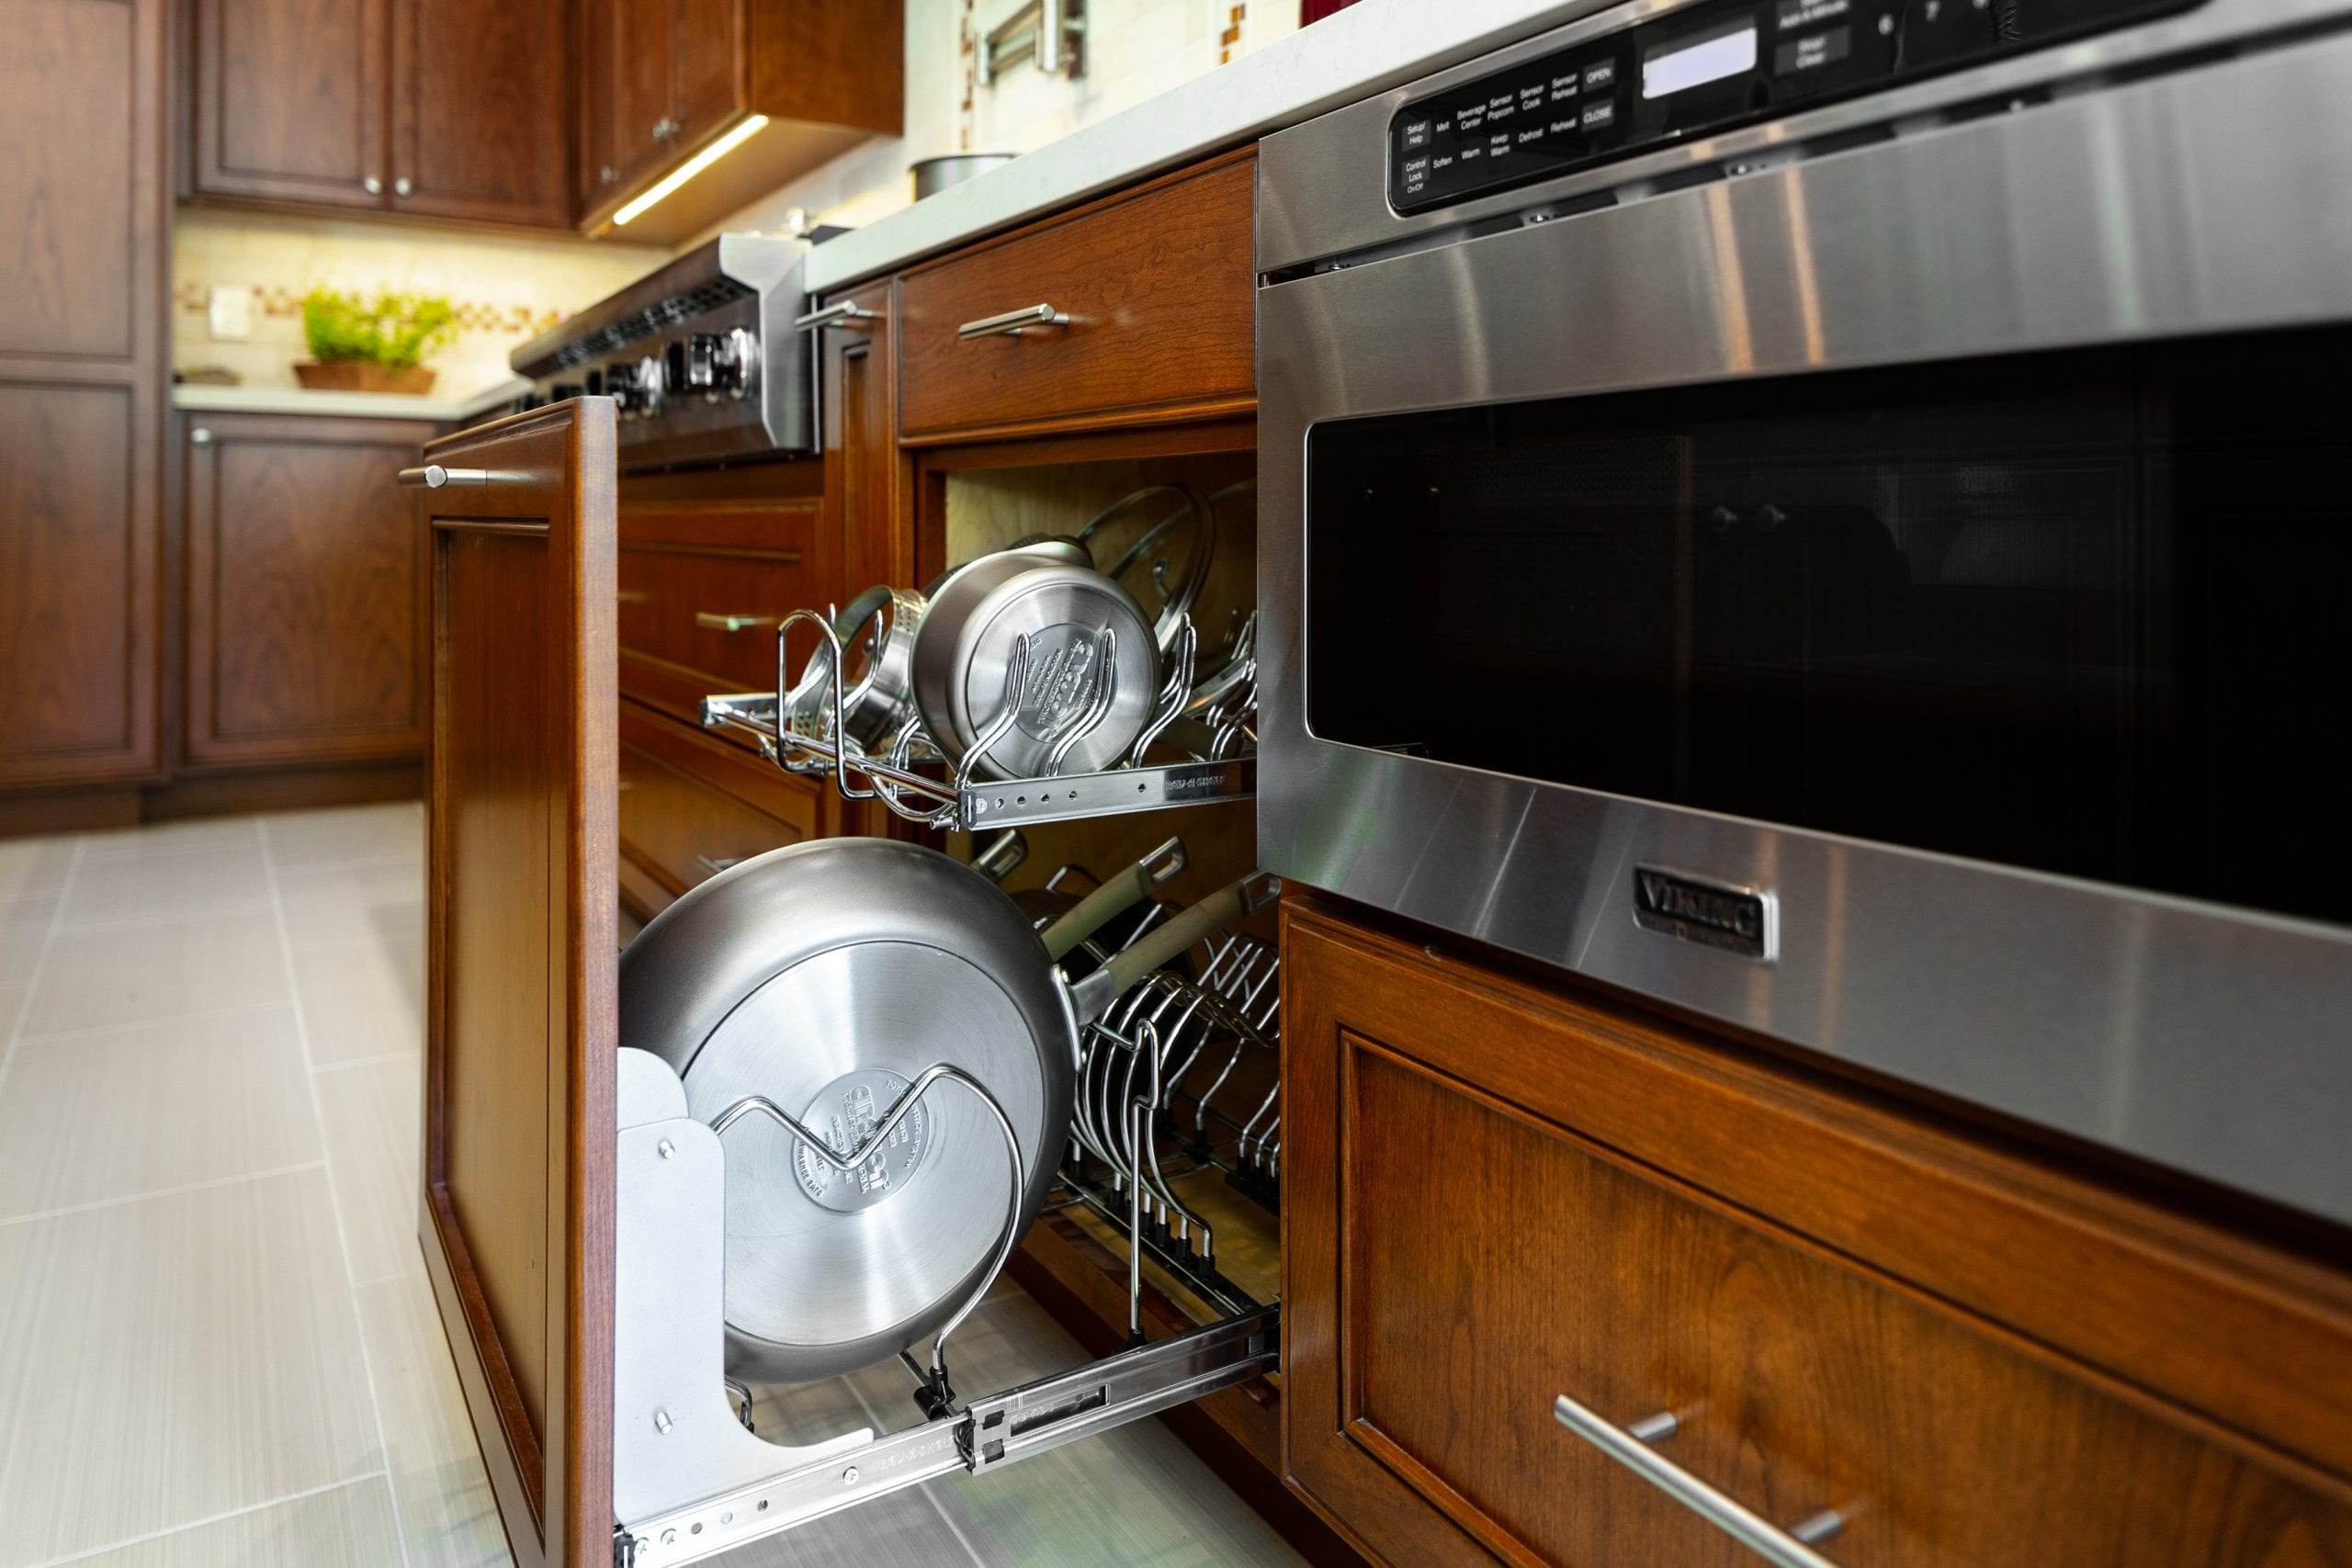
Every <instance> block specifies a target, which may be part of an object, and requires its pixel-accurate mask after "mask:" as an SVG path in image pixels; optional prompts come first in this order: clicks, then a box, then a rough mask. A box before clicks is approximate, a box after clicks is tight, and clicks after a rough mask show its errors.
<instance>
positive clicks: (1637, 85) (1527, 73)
mask: <svg viewBox="0 0 2352 1568" xmlns="http://www.w3.org/2000/svg"><path fill="white" fill-rule="evenodd" d="M2196 3H2197V0H1732V3H1729V4H1716V5H1699V6H1688V7H1685V8H1683V9H1681V10H1678V11H1676V12H1674V13H1672V14H1671V15H1668V16H1664V17H1657V18H1656V19H1654V20H1651V21H1646V22H1643V23H1641V24H1639V25H1637V26H1634V27H1629V28H1620V29H1618V30H1617V31H1616V32H1613V33H1611V34H1609V35H1607V36H1606V37H1602V38H1598V39H1591V40H1590V41H1589V42H1585V43H1581V44H1577V45H1575V46H1573V47H1571V48H1568V49H1564V50H1561V51H1557V52H1556V53H1553V54H1548V55H1544V56H1542V57H1540V58H1538V59H1534V60H1530V61H1526V62H1522V63H1521V64H1518V65H1514V66H1511V67H1510V68H1509V69H1507V70H1503V71H1498V72H1496V73H1493V74H1491V75H1488V76H1484V77H1481V78H1479V79H1477V80H1476V81H1472V82H1465V83H1464V84H1463V85H1460V86H1456V87H1449V88H1447V89H1446V90H1445V91H1443V92H1442V93H1437V94H1433V95H1431V96H1429V97H1426V98H1421V99H1418V100H1416V101H1414V102H1412V103H1408V104H1407V105H1406V106H1405V107H1403V108H1401V109H1399V110H1397V113H1396V115H1395V116H1394V117H1393V118H1391V119H1390V120H1389V123H1388V200H1389V204H1390V205H1391V206H1393V207H1394V208H1395V209H1397V211H1398V212H1400V213H1411V212H1421V211H1425V210H1427V209H1430V208H1433V207H1442V206H1444V205H1446V204H1447V203H1449V202H1455V201H1462V200H1464V199H1466V198H1468V197H1473V196H1485V195H1487V194H1488V193H1490V192H1493V191H1498V190H1508V189H1510V188H1511V187H1512V186H1521V185H1527V184H1530V183H1532V182H1533V181H1536V180H1542V179H1548V178H1551V177H1552V176H1554V175H1563V174H1566V173H1568V172H1569V171H1570V170H1573V169H1577V168H1581V167H1583V166H1585V165H1587V164H1598V163H1602V162H1605V161H1607V160H1609V159H1612V158H1620V157H1623V156H1625V155H1626V154H1628V153H1631V152H1642V151H1646V150H1648V149H1650V148H1653V147H1657V146H1661V145H1665V144H1667V143H1669V142H1673V141H1680V140H1683V139H1685V138H1688V137H1690V136H1692V135H1694V134H1696V133H1699V132H1701V131H1716V130H1727V129H1729V128H1731V127H1733V126H1736V125H1739V124H1743V123H1746V122H1747V121H1751V120H1757V119H1765V118H1771V117H1773V116H1776V115H1782V114H1787V113H1789V112H1790V111H1792V110H1793V109H1796V108H1800V107H1810V106H1812V105H1814V104H1817V103H1821V102H1825V101H1826V100H1829V99H1833V98H1841V97H1850V96H1855V95H1857V94H1860V93H1864V92H1868V91H1870V90H1871V89H1873V88H1878V87H1883V86H1888V85H1893V84H1894V83H1896V82H1901V81H1906V80H1909V79H1911V78H1914V77H1918V76H1927V75H1932V74H1934V73H1937V72H1939V71H1947V70H1951V69H1953V68H1956V67H1958V66H1962V65H1968V64H1973V63H1975V62H1979V61H1982V60H1984V59H1986V58H1988V57H1990V56H1993V55H1996V54H2001V53H2006V52H2009V51H2016V50H2022V49H2033V48H2038V47H2040V46H2041V45H2043V44H2047V43H2052V42H2055V41H2057V40H2058V39H2063V38H2066V37H2071V36H2074V35H2076V34H2080V33H2084V32H2092V31H2098V30H2100V29H2102V28H2111V27H2114V26H2117V25H2119V24H2120V23H2123V22H2128V21H2136V20H2140V19H2143V18H2145V17H2152V16H2157V15H2162V14H2165V13H2168V12H2173V11H2180V10H2186V9H2188V8H2189V7H2190V6H2193V5H2194V4H2196Z"/></svg>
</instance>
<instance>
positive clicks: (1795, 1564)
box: [1552, 1393, 1846, 1568]
mask: <svg viewBox="0 0 2352 1568" xmlns="http://www.w3.org/2000/svg"><path fill="white" fill-rule="evenodd" d="M1552 1416H1553V1418H1554V1419H1555V1420H1557V1421H1558V1422H1559V1423H1560V1425H1561V1426H1563V1427H1566V1428H1567V1429H1568V1430H1569V1431H1571V1432H1574V1433H1575V1434H1576V1435H1577V1437H1579V1438H1583V1439H1584V1440H1585V1441H1586V1442H1588V1443H1590V1444H1591V1445H1592V1446H1593V1447H1594V1448H1596V1449H1599V1450H1600V1451H1601V1452H1602V1453H1605V1454H1607V1455H1608V1456H1609V1457H1610V1458H1611V1459H1613V1460H1615V1461H1617V1462H1618V1463H1619V1464H1622V1465H1623V1466H1624V1467H1625V1468H1626V1469H1627V1470H1630V1471H1632V1472H1634V1474H1635V1475H1638V1476H1640V1477H1641V1478H1642V1479H1643V1480H1644V1481H1646V1482H1648V1483H1650V1484H1651V1485H1653V1486H1655V1487H1657V1489H1658V1490H1659V1491H1661V1492H1663V1493H1665V1494H1666V1495H1668V1496H1669V1497H1671V1498H1673V1499H1674V1500H1675V1501H1676V1502H1678V1503H1679V1504H1681V1505H1682V1506H1684V1507H1686V1508H1688V1509H1690V1510H1691V1512H1692V1513H1694V1514H1696V1515H1698V1516H1699V1517H1701V1518H1702V1519H1704V1520H1706V1521H1707V1522H1708V1523H1709V1524H1711V1525H1713V1526H1714V1527H1715V1528H1716V1529H1719V1530H1721V1531H1723V1532H1724V1534H1725V1535H1727V1536H1729V1537H1731V1538H1732V1539H1733V1540H1736V1541H1737V1542H1739V1543H1740V1544H1741V1545H1742V1546H1745V1547H1747V1549H1748V1550H1749V1551H1753V1552H1755V1553H1756V1554H1757V1555H1758V1556H1759V1557H1762V1558H1763V1559H1765V1560H1766V1561H1767V1562H1776V1563H1779V1564H1780V1565H1781V1568H1837V1564H1836V1563H1834V1562H1830V1561H1829V1559H1827V1558H1826V1557H1824V1556H1822V1555H1821V1553H1819V1552H1818V1551H1814V1550H1813V1543H1814V1542H1815V1541H1820V1540H1828V1539H1829V1538H1830V1537H1831V1536H1833V1535H1836V1534H1837V1533H1838V1531H1839V1530H1841V1529H1844V1528H1845V1526H1846V1520H1845V1518H1844V1517H1843V1516H1841V1515H1840V1514H1839V1513H1838V1511H1837V1510H1836V1509H1835V1508H1824V1509H1823V1510H1822V1511H1821V1512H1820V1513H1817V1514H1815V1515H1814V1516H1813V1517H1810V1518H1807V1519H1804V1520H1801V1521H1799V1522H1798V1523H1796V1524H1793V1525H1791V1526H1790V1527H1789V1528H1788V1529H1781V1527H1780V1526H1779V1525H1776V1524H1774V1523H1773V1522H1772V1521H1771V1520H1770V1519H1768V1518H1766V1517H1763V1516H1762V1515H1761V1514H1758V1513H1754V1512H1751V1511H1750V1510H1749V1509H1747V1508H1746V1507H1743V1506H1741V1505H1740V1504H1739V1502H1738V1501H1737V1500H1736V1499H1735V1498H1733V1497H1730V1496H1728V1495H1725V1494H1724V1493H1721V1492H1718V1491H1716V1490H1715V1489H1714V1488H1713V1487H1712V1486H1710V1485H1708V1484H1707V1483H1705V1482H1703V1481H1702V1480H1700V1479H1699V1478H1698V1477H1697V1476H1695V1475H1693V1474H1691V1472H1689V1471H1687V1470H1685V1469H1683V1468H1682V1467H1681V1466H1680V1465H1679V1464H1677V1463H1675V1462H1674V1461H1672V1460H1670V1459H1668V1458H1667V1457H1666V1456H1665V1455H1664V1454H1661V1453H1659V1452H1658V1451H1657V1450H1656V1449H1654V1448H1652V1447H1651V1445H1652V1444H1653V1443H1661V1442H1664V1441H1665V1440H1666V1439H1667V1438H1670V1437H1672V1436H1674V1434H1675V1431H1676V1429H1677V1427H1679V1425H1680V1423H1679V1422H1678V1421H1677V1420H1676V1419H1675V1418H1674V1416H1671V1415H1667V1414H1660V1415H1657V1416H1649V1417H1647V1418H1646V1419H1645V1420H1641V1421H1636V1422H1634V1425H1633V1426H1632V1427H1620V1426H1618V1425H1617V1424H1616V1423H1614V1422H1612V1421H1611V1420H1609V1419H1608V1418H1607V1417H1606V1416H1601V1415H1600V1414H1598V1413H1597V1412H1595V1411H1593V1410H1591V1409H1589V1407H1587V1406H1585V1405H1582V1404H1577V1402H1576V1401H1575V1400H1573V1399H1570V1398H1569V1397H1568V1396H1567V1395H1566V1394H1565V1393H1564V1394H1562V1395H1560V1397H1559V1398H1557V1399H1555V1400H1554V1401H1553V1402H1552Z"/></svg>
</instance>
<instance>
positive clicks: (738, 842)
mask: <svg viewBox="0 0 2352 1568" xmlns="http://www.w3.org/2000/svg"><path fill="white" fill-rule="evenodd" d="M620 776H621V794H620V834H621V853H622V855H623V856H624V857H625V858H626V859H628V861H629V862H630V863H632V864H633V865H634V866H635V867H636V868H637V869H638V870H639V871H640V872H642V873H643V874H644V878H643V879H642V880H644V881H650V882H651V883H652V884H654V885H655V886H658V887H659V889H660V896H661V897H662V898H664V899H666V898H674V897H677V896H678V895H679V894H681V893H684V891H685V890H686V889H687V888H689V887H692V886H695V884H696V883H698V882H701V881H704V880H705V879H707V878H708V877H711V876H715V875H717V874H718V872H719V871H721V870H723V869H725V868H726V867H727V866H729V865H731V864H733V863H735V862H736V861H739V860H745V859H749V858H750V857H751V856H752V855H758V854H765V853H766V852H768V851H770V850H776V849H782V848H783V847H784V846H786V844H797V843H799V842H801V841H802V840H806V839H813V838H817V837H819V836H820V835H821V834H822V833H823V832H824V830H825V828H824V819H823V813H822V803H821V801H820V796H819V795H818V792H817V791H816V789H815V788H814V787H812V786H811V785H810V784H809V782H808V781H807V780H805V779H798V778H794V777H791V776H789V775H787V774H785V773H780V772H778V771H777V770H776V768H775V766H774V765H773V764H771V763H767V762H763V761H759V760H758V759H756V758H752V757H747V756H745V755H743V754H742V753H741V752H740V751H738V750H735V749H734V748H732V747H729V746H724V745H721V744H720V743H718V741H716V740H713V739H710V738H709V737H707V736H706V735H704V734H702V733H700V732H699V731H695V730H689V729H684V728H680V727H679V726H677V725H675V724H673V723H671V722H670V721H668V720H666V719H663V718H661V717H658V716H654V715H651V714H649V713H646V712H645V711H644V710H643V709H641V708H638V707H635V706H633V705H627V704H624V705H623V706H622V709H621V747H620ZM646 912H647V913H649V914H650V913H654V912H657V911H654V910H650V909H649V910H647V911H646Z"/></svg>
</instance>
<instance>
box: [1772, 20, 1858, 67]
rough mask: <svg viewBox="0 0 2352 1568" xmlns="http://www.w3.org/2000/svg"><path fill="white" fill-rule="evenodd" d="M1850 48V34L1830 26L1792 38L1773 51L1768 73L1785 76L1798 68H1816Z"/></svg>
mask: <svg viewBox="0 0 2352 1568" xmlns="http://www.w3.org/2000/svg"><path fill="white" fill-rule="evenodd" d="M1853 50H1854V39H1853V35H1852V34H1851V33H1850V32H1849V30H1848V29H1846V28H1831V29H1830V30H1829V31H1827V32H1826V33H1814V34H1812V35H1811V36H1809V37H1806V38H1801V39H1792V40H1791V41H1790V42H1788V43H1784V44H1782V45H1781V47H1780V48H1779V49H1777V50H1775V51H1772V72H1773V74H1775V75H1778V76H1787V75H1792V74H1793V73H1796V72H1799V71H1817V70H1819V69H1820V68H1821V67H1822V66H1825V65H1832V64H1835V63H1836V62H1838V61H1840V60H1843V59H1845V58H1846V56H1847V55H1849V54H1850V53H1852V52H1853Z"/></svg>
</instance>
